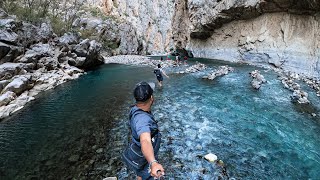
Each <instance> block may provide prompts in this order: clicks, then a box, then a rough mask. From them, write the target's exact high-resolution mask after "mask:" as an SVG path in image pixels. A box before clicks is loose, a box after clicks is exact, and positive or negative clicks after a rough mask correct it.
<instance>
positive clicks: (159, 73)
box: [153, 64, 169, 87]
mask: <svg viewBox="0 0 320 180" xmlns="http://www.w3.org/2000/svg"><path fill="white" fill-rule="evenodd" d="M153 73H154V74H156V77H157V80H158V84H159V86H160V87H162V81H163V76H162V74H163V75H164V76H166V77H167V78H169V76H168V75H167V74H166V73H165V72H164V70H163V69H162V68H161V65H160V64H158V66H157V68H155V69H154V71H153Z"/></svg>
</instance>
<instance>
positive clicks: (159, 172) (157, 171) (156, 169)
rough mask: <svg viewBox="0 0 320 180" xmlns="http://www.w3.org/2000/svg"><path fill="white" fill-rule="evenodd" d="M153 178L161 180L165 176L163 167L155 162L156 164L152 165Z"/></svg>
mask: <svg viewBox="0 0 320 180" xmlns="http://www.w3.org/2000/svg"><path fill="white" fill-rule="evenodd" d="M150 169H151V173H150V174H151V176H153V177H155V178H157V179H159V178H160V177H161V176H164V169H163V167H162V165H161V164H159V163H157V162H155V163H152V165H151V167H150Z"/></svg>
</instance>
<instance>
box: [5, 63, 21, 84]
mask: <svg viewBox="0 0 320 180" xmlns="http://www.w3.org/2000/svg"><path fill="white" fill-rule="evenodd" d="M23 67H24V64H22V63H4V64H1V65H0V80H5V79H10V78H12V77H13V76H15V75H17V74H19V72H20V71H21V69H22V68H23Z"/></svg>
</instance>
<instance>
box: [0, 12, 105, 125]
mask: <svg viewBox="0 0 320 180" xmlns="http://www.w3.org/2000/svg"><path fill="white" fill-rule="evenodd" d="M100 50H101V44H100V43H97V42H96V41H95V40H88V39H85V40H83V41H81V42H80V37H79V35H78V34H77V33H66V34H65V35H64V36H63V37H60V38H59V37H56V35H55V34H54V33H53V32H52V28H51V26H50V25H49V24H46V23H43V24H41V26H39V27H36V26H34V25H31V24H28V23H24V22H21V21H18V20H16V19H15V18H14V17H11V16H9V15H7V14H6V13H3V11H2V10H1V9H0V120H1V119H3V118H5V117H7V116H9V115H11V114H12V113H14V112H16V111H18V110H19V109H21V108H23V107H24V105H25V104H26V103H28V102H29V101H31V100H33V99H34V96H36V95H37V94H39V93H40V92H42V91H45V90H48V89H52V88H54V87H55V86H57V85H59V84H62V83H64V82H66V81H69V80H72V79H76V78H78V77H79V76H80V75H81V74H83V72H84V70H86V69H90V68H92V67H94V66H98V65H100V64H103V63H104V59H103V57H102V56H101V55H100ZM79 68H81V69H79Z"/></svg>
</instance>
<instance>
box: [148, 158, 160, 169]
mask: <svg viewBox="0 0 320 180" xmlns="http://www.w3.org/2000/svg"><path fill="white" fill-rule="evenodd" d="M155 162H156V163H157V162H158V161H157V160H153V161H151V162H150V163H149V170H150V171H151V166H152V164H153V163H155Z"/></svg>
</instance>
